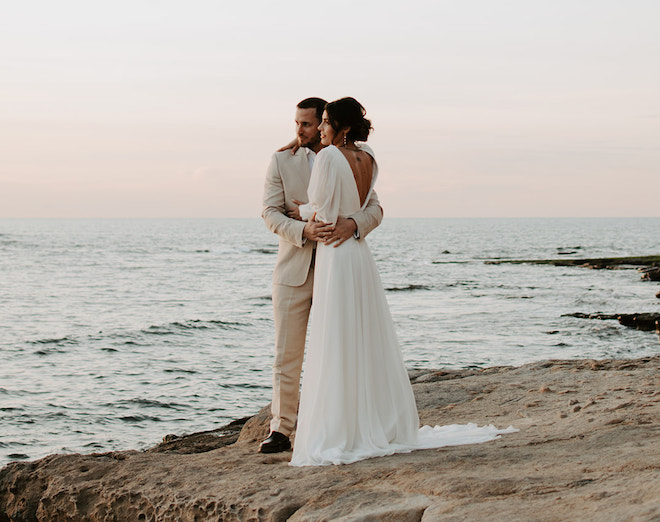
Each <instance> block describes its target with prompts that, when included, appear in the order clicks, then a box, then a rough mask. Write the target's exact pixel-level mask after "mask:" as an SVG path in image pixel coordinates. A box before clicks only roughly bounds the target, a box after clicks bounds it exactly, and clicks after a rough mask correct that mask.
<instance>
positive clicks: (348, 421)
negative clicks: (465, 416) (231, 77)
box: [260, 98, 510, 466]
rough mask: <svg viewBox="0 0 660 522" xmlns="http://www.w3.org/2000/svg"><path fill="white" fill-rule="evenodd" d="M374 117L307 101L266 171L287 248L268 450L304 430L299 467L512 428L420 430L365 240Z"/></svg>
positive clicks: (378, 211) (279, 272) (370, 225)
mask: <svg viewBox="0 0 660 522" xmlns="http://www.w3.org/2000/svg"><path fill="white" fill-rule="evenodd" d="M365 116H366V111H365V109H364V107H362V105H361V104H360V103H359V102H358V101H357V100H355V99H354V98H342V99H339V100H336V101H334V102H331V103H326V102H325V101H324V100H322V99H320V98H307V99H305V100H303V101H301V102H300V103H299V104H298V106H297V108H296V113H295V121H296V131H297V143H295V144H294V147H293V151H294V152H293V153H292V152H291V150H288V149H287V150H284V151H280V152H277V153H275V154H274V156H273V158H272V160H271V164H270V166H269V168H268V173H267V176H266V183H265V188H264V209H263V214H262V216H263V218H264V220H265V222H266V225H267V227H268V228H269V229H270V230H271V231H272V232H274V233H276V234H278V236H279V252H278V258H277V262H276V265H275V270H274V274H273V309H274V316H275V337H276V341H275V360H274V363H273V401H272V406H271V413H272V420H271V423H270V435H269V436H268V438H267V439H266V440H264V441H263V442H262V443H261V446H260V451H261V452H262V453H277V452H280V451H286V450H289V449H290V448H291V442H290V436H291V434H292V433H293V432H294V429H295V440H294V447H293V456H292V459H291V465H293V466H309V465H325V464H347V463H351V462H355V461H358V460H362V459H366V458H370V457H376V456H383V455H390V454H393V453H397V452H407V451H412V450H414V449H423V448H436V447H441V446H447V445H456V444H469V443H476V442H485V441H487V440H492V439H494V438H497V437H498V435H499V434H500V433H503V432H507V431H510V430H498V429H496V428H495V427H493V426H484V427H477V426H476V425H474V424H468V425H451V426H443V427H440V426H436V427H434V428H430V427H428V426H424V427H423V428H421V429H420V428H419V419H418V416H417V408H416V405H415V398H414V396H413V391H412V387H411V385H410V381H409V379H408V374H407V372H406V369H405V367H404V363H403V357H402V355H401V350H400V348H399V343H398V340H397V337H396V333H395V330H394V325H393V322H392V318H391V315H390V311H389V307H388V304H387V301H386V297H385V291H384V289H383V285H382V283H381V280H380V276H379V275H378V270H377V268H376V264H375V261H374V258H373V256H372V254H371V251H370V249H369V246H368V244H367V242H366V241H365V239H364V238H365V236H366V235H367V234H368V233H369V232H371V231H372V230H373V229H374V228H376V227H377V226H378V225H379V224H380V222H381V220H382V218H383V211H382V208H381V206H380V203H379V201H378V197H377V195H376V193H375V192H374V184H375V182H376V178H377V176H378V166H377V163H376V159H375V156H374V153H373V151H372V150H371V148H370V147H369V146H368V145H366V144H365V143H364V142H366V141H367V138H368V136H369V133H370V131H371V129H372V127H371V122H370V121H369V120H368V119H366V117H365ZM312 293H313V296H314V299H313V300H312ZM308 320H309V322H310V332H309V347H308V351H307V358H306V361H305V372H304V376H303V383H302V391H300V393H299V389H300V375H301V370H302V365H303V359H304V350H305V337H306V332H307V323H308Z"/></svg>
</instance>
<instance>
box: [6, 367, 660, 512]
mask: <svg viewBox="0 0 660 522" xmlns="http://www.w3.org/2000/svg"><path fill="white" fill-rule="evenodd" d="M659 370H660V357H653V358H644V359H637V360H618V361H611V360H606V361H593V360H587V361H546V362H541V363H534V364H529V365H525V366H522V367H519V368H509V367H502V368H490V369H486V370H468V371H415V372H411V378H412V381H413V383H414V390H415V396H416V398H417V402H418V406H419V410H420V417H421V420H422V422H423V423H425V424H451V423H465V422H469V421H473V422H477V423H479V424H491V423H492V424H495V425H497V426H500V427H506V426H508V425H510V424H512V425H514V426H515V427H517V428H519V429H520V431H519V432H518V433H513V434H508V435H505V436H503V437H502V438H501V439H499V440H496V441H493V442H488V443H485V444H479V445H471V446H456V447H449V448H442V449H437V450H424V451H416V452H412V453H408V454H399V455H394V456H390V457H383V458H375V459H370V460H366V461H362V462H358V463H355V464H351V465H346V466H328V467H311V468H291V467H289V466H288V465H287V462H288V459H289V458H290V453H284V454H276V455H261V454H259V453H257V451H256V450H257V447H258V441H259V440H260V439H261V438H262V437H263V435H264V434H265V433H266V431H267V422H268V413H267V410H266V409H265V410H262V412H260V413H259V414H258V415H257V416H255V417H253V418H251V419H250V420H248V421H247V422H245V423H244V425H243V426H242V428H241V430H242V431H241V433H240V436H238V429H239V427H240V426H241V425H242V421H241V422H238V423H237V424H234V426H233V427H227V428H226V429H225V430H218V432H217V433H214V432H207V433H205V434H196V435H191V436H187V437H169V440H168V441H167V442H165V443H163V444H161V445H159V446H157V447H156V448H154V449H152V450H150V451H147V452H136V451H126V452H114V453H107V454H99V455H53V456H50V457H46V458H44V459H42V460H39V461H35V462H22V463H13V464H10V465H8V466H6V467H5V468H3V469H2V470H0V521H2V522H5V521H9V520H12V521H14V520H15V521H18V520H48V521H59V520H90V521H97V520H98V521H100V520H104V521H107V520H117V521H124V520H158V521H170V520H171V521H175V520H176V521H193V520H271V521H277V520H293V521H295V520H392V521H407V520H411V521H413V520H415V521H419V520H423V521H435V520H449V521H451V520H456V521H458V520H514V521H515V520H525V521H530V520H532V521H533V520H538V521H546V520H548V521H549V520H596V519H597V520H599V521H609V520H611V521H615V520H616V521H618V520H660V391H659V390H660V377H659V375H660V373H659ZM230 432H231V433H230ZM233 441H235V442H233ZM216 443H217V445H216ZM223 444H224V446H223ZM217 446H220V447H217ZM212 448H215V449H212Z"/></svg>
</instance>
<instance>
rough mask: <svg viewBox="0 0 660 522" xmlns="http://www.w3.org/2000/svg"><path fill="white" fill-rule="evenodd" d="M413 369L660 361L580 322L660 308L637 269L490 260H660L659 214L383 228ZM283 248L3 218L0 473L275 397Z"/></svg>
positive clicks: (233, 223) (383, 258) (644, 337)
mask: <svg viewBox="0 0 660 522" xmlns="http://www.w3.org/2000/svg"><path fill="white" fill-rule="evenodd" d="M367 241H368V242H369V244H370V246H371V248H372V251H373V253H374V256H375V258H376V262H377V264H378V267H379V270H380V273H381V278H382V280H383V285H384V287H385V289H386V293H387V298H388V301H389V303H390V307H391V311H392V316H393V319H394V322H395V326H396V328H397V332H398V335H399V340H400V343H401V349H402V351H403V355H404V359H405V362H406V365H407V367H408V368H409V369H413V368H453V369H458V368H485V367H489V366H500V365H521V364H525V363H528V362H532V361H538V360H543V359H575V358H630V357H642V356H648V355H655V354H658V353H660V343H659V342H658V337H657V335H655V334H653V333H649V332H640V331H637V330H633V329H630V328H626V327H623V326H621V325H619V324H618V322H616V321H598V320H586V319H577V318H574V317H565V314H570V313H574V312H584V313H595V312H600V313H635V312H658V311H659V310H660V299H657V298H655V294H656V293H657V292H658V289H659V288H658V285H657V283H650V282H642V281H641V278H640V274H639V273H638V272H636V271H635V270H590V269H587V268H581V267H556V266H548V265H529V264H521V265H518V264H500V265H493V264H487V263H486V261H489V260H503V259H504V260H505V259H547V258H582V257H585V258H593V257H619V256H631V255H651V254H660V218H640V219H633V218H629V219H623V218H611V219H605V218H603V219H568V218H566V219H395V218H386V219H385V220H384V222H383V224H382V225H381V226H380V227H379V228H378V229H376V230H375V231H374V232H372V234H370V235H369V237H368V239H367ZM276 253H277V238H276V236H275V235H273V234H272V233H270V232H269V231H268V230H267V229H266V227H265V225H264V224H263V222H262V221H261V220H260V219H257V218H255V219H78V220H65V219H52V220H42V219H0V355H1V357H2V359H1V360H2V362H1V364H0V465H4V464H6V463H7V462H9V461H12V460H25V459H37V458H40V457H43V456H46V455H48V454H51V453H69V452H83V453H92V452H104V451H111V450H119V449H122V450H123V449H138V450H140V449H145V448H148V447H151V446H154V445H155V444H157V443H158V442H160V440H161V439H162V437H163V436H164V435H166V434H169V433H175V434H179V435H181V434H184V433H193V432H197V431H204V430H210V429H214V428H217V427H219V426H221V425H223V424H226V423H227V422H229V421H231V420H233V419H236V418H240V417H244V416H248V415H251V414H254V413H256V412H257V411H258V410H259V409H260V408H262V407H263V406H265V405H267V404H268V403H269V402H270V398H271V397H270V394H271V385H270V380H271V372H270V370H271V364H272V359H273V338H274V331H273V320H272V304H271V300H270V293H271V275H272V269H273V266H274V263H275V258H276Z"/></svg>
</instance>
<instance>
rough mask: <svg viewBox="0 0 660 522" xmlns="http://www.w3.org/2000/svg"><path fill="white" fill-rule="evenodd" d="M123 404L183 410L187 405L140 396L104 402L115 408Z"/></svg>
mask: <svg viewBox="0 0 660 522" xmlns="http://www.w3.org/2000/svg"><path fill="white" fill-rule="evenodd" d="M120 405H121V406H123V405H137V406H139V407H141V408H163V409H172V410H181V409H185V408H186V406H185V405H183V404H178V403H176V402H161V401H157V400H155V399H140V398H135V399H124V400H121V401H118V402H116V403H107V404H104V407H106V408H113V407H117V406H120Z"/></svg>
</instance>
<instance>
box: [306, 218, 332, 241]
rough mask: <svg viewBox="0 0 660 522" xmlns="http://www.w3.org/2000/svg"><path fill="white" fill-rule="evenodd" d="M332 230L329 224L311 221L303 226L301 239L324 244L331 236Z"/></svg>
mask: <svg viewBox="0 0 660 522" xmlns="http://www.w3.org/2000/svg"><path fill="white" fill-rule="evenodd" d="M333 229H334V227H333V226H332V224H331V223H322V222H320V221H314V220H311V221H308V222H307V224H306V225H305V229H304V230H303V237H304V238H307V239H309V240H311V241H317V242H318V243H325V240H326V239H327V238H328V237H330V236H331V235H332V231H333Z"/></svg>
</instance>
